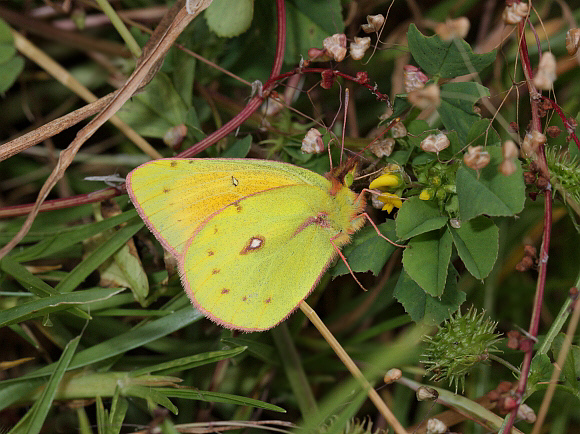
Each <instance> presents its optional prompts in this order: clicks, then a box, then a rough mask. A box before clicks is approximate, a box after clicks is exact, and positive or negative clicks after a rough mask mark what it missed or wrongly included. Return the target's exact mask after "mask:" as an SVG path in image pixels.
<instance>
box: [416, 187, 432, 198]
mask: <svg viewBox="0 0 580 434" xmlns="http://www.w3.org/2000/svg"><path fill="white" fill-rule="evenodd" d="M419 199H421V200H431V194H430V193H429V191H428V190H427V189H426V188H425V189H423V191H422V192H421V194H419Z"/></svg>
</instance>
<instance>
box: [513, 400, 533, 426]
mask: <svg viewBox="0 0 580 434" xmlns="http://www.w3.org/2000/svg"><path fill="white" fill-rule="evenodd" d="M516 417H517V418H518V419H523V420H525V421H526V422H528V423H534V422H535V421H536V413H535V412H534V410H533V409H532V407H530V406H529V405H527V404H520V406H519V407H518V414H517V416H516Z"/></svg>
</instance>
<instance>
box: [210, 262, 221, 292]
mask: <svg viewBox="0 0 580 434" xmlns="http://www.w3.org/2000/svg"><path fill="white" fill-rule="evenodd" d="M220 271H221V270H219V269H217V268H214V269H213V270H212V272H211V274H218V273H219V272H220ZM222 292H223V291H222Z"/></svg>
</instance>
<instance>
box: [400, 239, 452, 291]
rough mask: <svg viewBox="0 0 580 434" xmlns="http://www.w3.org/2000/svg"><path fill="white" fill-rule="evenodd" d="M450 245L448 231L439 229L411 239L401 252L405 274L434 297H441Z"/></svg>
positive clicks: (447, 266) (449, 255) (449, 257)
mask: <svg viewBox="0 0 580 434" xmlns="http://www.w3.org/2000/svg"><path fill="white" fill-rule="evenodd" d="M451 244H452V241H451V234H450V233H449V230H448V229H447V228H441V229H439V230H435V231H431V232H427V233H425V234H421V235H418V236H416V237H414V238H412V239H411V241H410V242H409V244H408V246H407V248H406V249H405V250H404V252H403V267H404V268H405V271H406V272H407V274H409V276H411V278H412V279H413V280H414V281H415V282H417V283H418V284H419V286H420V287H421V288H423V290H424V291H425V292H426V293H427V294H429V295H432V296H434V297H441V295H442V294H443V290H444V289H445V282H446V281H447V270H448V268H449V261H450V259H451Z"/></svg>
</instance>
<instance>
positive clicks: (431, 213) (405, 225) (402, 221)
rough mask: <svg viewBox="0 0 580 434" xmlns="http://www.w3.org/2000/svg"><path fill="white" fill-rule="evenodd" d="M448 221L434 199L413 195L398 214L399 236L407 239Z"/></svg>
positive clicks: (440, 226)
mask: <svg viewBox="0 0 580 434" xmlns="http://www.w3.org/2000/svg"><path fill="white" fill-rule="evenodd" d="M445 223H447V217H443V216H442V215H441V213H440V212H439V208H438V207H437V205H436V204H435V203H434V202H432V201H425V200H421V199H419V198H418V197H416V196H415V197H412V198H410V199H409V200H406V201H405V202H403V206H401V209H400V210H399V213H398V214H397V220H396V226H397V236H398V237H399V239H400V240H407V239H409V238H412V237H414V236H417V235H420V234H423V233H425V232H430V231H433V230H435V229H439V228H442V227H443V226H444V225H445Z"/></svg>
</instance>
